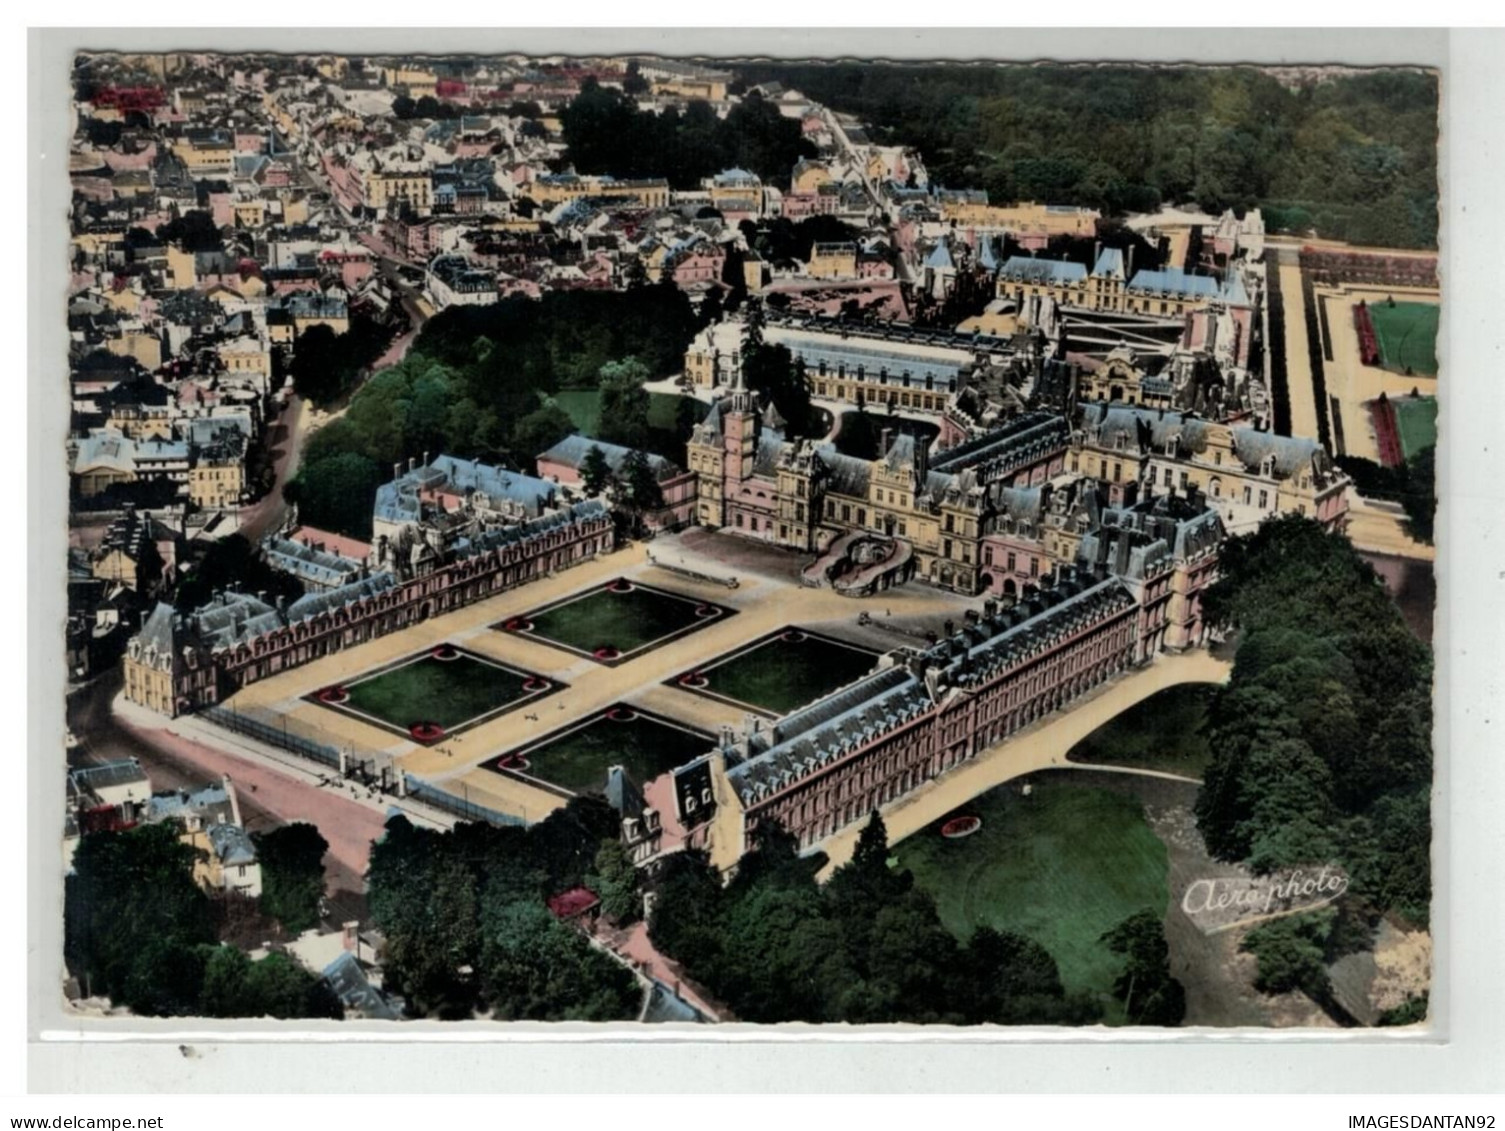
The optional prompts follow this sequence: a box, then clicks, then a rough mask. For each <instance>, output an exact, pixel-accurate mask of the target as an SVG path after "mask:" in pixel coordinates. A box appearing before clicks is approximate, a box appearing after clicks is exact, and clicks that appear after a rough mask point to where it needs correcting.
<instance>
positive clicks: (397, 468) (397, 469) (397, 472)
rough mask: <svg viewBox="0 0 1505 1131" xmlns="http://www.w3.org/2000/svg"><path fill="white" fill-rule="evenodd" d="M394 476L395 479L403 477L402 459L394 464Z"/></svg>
mask: <svg viewBox="0 0 1505 1131" xmlns="http://www.w3.org/2000/svg"><path fill="white" fill-rule="evenodd" d="M392 478H393V479H401V478H402V461H401V460H398V461H397V462H396V463H394V464H393V465H392Z"/></svg>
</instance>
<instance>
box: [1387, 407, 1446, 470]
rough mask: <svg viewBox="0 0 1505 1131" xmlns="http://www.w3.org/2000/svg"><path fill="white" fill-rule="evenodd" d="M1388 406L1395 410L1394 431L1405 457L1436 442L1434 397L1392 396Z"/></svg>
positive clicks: (1407, 457)
mask: <svg viewBox="0 0 1505 1131" xmlns="http://www.w3.org/2000/svg"><path fill="white" fill-rule="evenodd" d="M1390 407H1391V408H1393V409H1394V410H1395V426H1396V431H1398V432H1399V433H1400V445H1401V452H1402V454H1403V455H1404V456H1405V458H1406V459H1408V460H1409V459H1410V458H1411V457H1412V456H1414V455H1415V454H1416V453H1417V452H1419V451H1421V450H1422V449H1423V448H1430V447H1432V446H1433V445H1435V444H1436V443H1437V398H1436V397H1392V398H1391V399H1390Z"/></svg>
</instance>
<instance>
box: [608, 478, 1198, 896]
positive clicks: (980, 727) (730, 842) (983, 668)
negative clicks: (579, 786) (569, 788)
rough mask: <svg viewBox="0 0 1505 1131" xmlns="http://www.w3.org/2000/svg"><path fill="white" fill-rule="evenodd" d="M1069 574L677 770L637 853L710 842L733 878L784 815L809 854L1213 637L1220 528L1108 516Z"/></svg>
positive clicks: (1175, 515)
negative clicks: (1211, 599) (762, 832)
mask: <svg viewBox="0 0 1505 1131" xmlns="http://www.w3.org/2000/svg"><path fill="white" fill-rule="evenodd" d="M1103 517H1104V522H1103V525H1102V526H1101V528H1100V529H1099V530H1098V531H1097V532H1095V533H1093V534H1090V535H1089V536H1087V537H1086V538H1084V539H1083V541H1082V547H1081V551H1082V552H1081V556H1080V558H1079V560H1078V562H1077V563H1076V564H1074V565H1069V566H1061V567H1058V568H1057V569H1055V570H1054V571H1053V572H1052V574H1051V575H1050V576H1049V577H1047V578H1042V579H1041V583H1042V584H1041V586H1040V587H1038V588H1036V587H1033V586H1031V587H1029V588H1028V589H1027V590H1026V591H1025V592H1024V593H1023V594H1022V596H1021V599H1020V600H1019V601H1018V602H1016V603H1015V604H1013V605H1012V606H1004V605H1001V604H999V603H998V602H996V601H994V600H993V599H991V598H989V599H987V600H985V601H984V602H983V606H982V609H981V611H975V610H969V611H968V613H967V615H966V619H965V622H964V623H963V624H962V625H961V626H960V627H956V626H954V625H950V626H948V630H947V632H946V633H945V635H944V636H943V637H941V638H940V639H938V640H936V642H935V643H934V644H932V645H930V646H929V647H926V648H904V649H899V650H897V651H895V652H891V653H889V654H888V655H886V656H884V657H883V658H882V659H881V660H880V661H879V664H878V666H877V667H876V668H875V669H874V670H873V671H872V672H870V673H869V674H867V675H865V676H863V677H861V678H860V679H858V680H856V681H854V682H853V683H851V684H849V685H847V686H846V687H843V688H840V689H838V690H837V691H835V692H833V693H831V694H829V695H827V696H825V697H824V698H822V699H819V700H817V701H816V702H814V703H812V704H810V705H809V706H807V707H804V708H802V709H800V710H798V711H795V712H793V713H792V714H789V715H786V716H784V717H783V718H780V719H777V720H774V721H768V720H764V719H761V718H758V717H756V716H752V715H749V716H748V719H747V722H746V724H745V726H744V728H743V729H742V731H741V732H740V733H739V732H738V731H737V729H736V728H734V727H731V726H726V727H723V728H722V731H721V734H720V737H719V739H718V741H717V742H716V744H715V745H714V747H713V748H712V749H711V750H710V751H709V752H708V753H706V754H705V755H703V756H701V757H700V758H697V759H695V760H693V761H691V762H689V763H687V764H686V765H684V766H681V767H679V768H677V769H675V770H673V771H671V772H670V775H669V777H670V782H669V784H670V785H671V786H672V788H671V789H667V790H666V789H664V788H661V787H660V786H657V785H654V784H650V786H649V788H648V791H647V792H650V793H652V794H654V795H656V796H660V797H663V796H665V795H666V794H667V795H669V796H672V808H668V809H666V810H665V811H664V812H662V813H661V814H660V817H661V820H660V823H659V825H658V826H657V827H656V828H655V829H654V830H653V836H652V838H651V841H650V846H649V847H648V848H646V849H644V848H643V847H642V845H639V853H638V859H639V860H640V861H641V862H643V863H651V862H652V861H653V859H655V858H656V857H657V856H659V855H662V854H663V853H666V852H672V851H676V850H679V849H681V848H691V849H704V850H707V851H708V852H709V854H710V857H711V861H712V863H713V864H714V865H715V866H716V867H717V868H719V869H720V870H721V871H722V872H723V873H730V872H732V871H733V870H734V869H735V867H736V865H737V862H738V861H739V860H740V859H741V857H742V855H743V854H744V853H745V852H747V851H748V850H749V849H750V848H751V847H752V846H753V844H754V838H755V836H756V833H757V830H758V828H759V827H760V826H761V825H762V824H763V823H765V822H768V821H776V822H777V823H778V824H779V825H780V826H782V827H783V828H784V829H785V830H787V831H788V832H789V833H791V834H792V835H793V836H794V837H795V838H796V839H797V841H798V843H799V845H800V847H801V848H802V849H808V848H812V847H815V846H816V845H818V844H819V843H820V842H821V841H823V840H825V839H826V838H827V837H830V836H831V835H833V834H834V833H836V832H839V831H840V830H841V829H843V828H846V827H848V826H850V825H852V824H854V823H857V822H860V821H863V820H865V819H866V818H867V816H868V814H869V813H871V812H873V811H874V810H875V809H878V808H880V807H881V806H883V805H886V804H888V803H890V802H892V801H894V800H895V799H897V798H900V797H902V796H904V795H906V794H908V793H911V792H912V791H914V790H915V789H917V788H919V787H920V786H921V785H923V784H924V783H925V782H927V781H930V780H932V779H934V778H936V777H938V776H940V775H941V774H943V773H945V772H946V771H948V770H950V769H952V768H954V767H956V766H958V765H960V764H962V763H964V762H966V761H968V760H970V759H972V758H975V757H977V756H978V755H979V754H981V753H982V752H983V751H984V750H986V749H988V748H989V747H991V746H993V745H994V744H996V743H998V742H1000V741H1003V740H1004V739H1007V738H1008V737H1010V736H1011V735H1014V734H1017V733H1018V732H1019V731H1021V730H1023V729H1025V728H1027V727H1029V726H1030V725H1031V724H1033V723H1034V722H1036V721H1037V720H1039V719H1040V718H1042V717H1044V716H1045V715H1047V714H1049V713H1051V712H1052V711H1056V710H1059V709H1061V708H1063V707H1065V706H1067V705H1068V704H1070V703H1072V702H1073V701H1075V700H1077V699H1079V698H1081V697H1082V696H1084V695H1086V694H1088V693H1089V692H1091V691H1092V690H1093V689H1094V688H1096V687H1097V686H1099V685H1100V684H1102V683H1104V682H1106V681H1107V680H1109V679H1111V678H1113V677H1114V676H1115V675H1117V674H1119V673H1120V672H1123V671H1125V670H1127V669H1129V668H1131V667H1133V666H1136V665H1142V664H1145V663H1148V662H1150V661H1151V660H1152V659H1153V658H1154V656H1155V654H1156V653H1157V652H1159V651H1162V650H1165V649H1180V648H1186V647H1191V646H1196V645H1199V644H1202V643H1205V642H1206V639H1207V635H1208V631H1207V627H1206V625H1205V623H1204V622H1203V621H1202V619H1201V598H1202V594H1203V592H1204V591H1205V589H1206V587H1207V586H1208V585H1210V584H1211V582H1212V581H1213V580H1214V579H1215V576H1216V564H1217V548H1218V545H1219V543H1220V542H1221V540H1222V537H1223V531H1222V527H1221V524H1220V522H1219V519H1218V516H1217V514H1216V513H1215V512H1213V511H1210V510H1207V509H1205V508H1203V509H1199V508H1198V506H1197V505H1196V503H1195V502H1188V501H1187V500H1179V501H1172V502H1167V501H1165V500H1163V499H1162V500H1154V501H1150V502H1146V503H1144V504H1142V505H1139V506H1137V507H1131V508H1125V509H1121V510H1115V511H1110V512H1107V513H1105V515H1104V516H1103Z"/></svg>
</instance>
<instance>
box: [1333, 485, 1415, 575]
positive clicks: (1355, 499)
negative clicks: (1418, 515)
mask: <svg viewBox="0 0 1505 1131" xmlns="http://www.w3.org/2000/svg"><path fill="white" fill-rule="evenodd" d="M1348 508H1349V510H1348V530H1347V534H1348V540H1349V541H1350V542H1352V543H1353V544H1354V546H1355V547H1357V548H1358V549H1360V550H1367V551H1368V552H1370V553H1372V554H1390V555H1393V556H1395V557H1400V558H1415V559H1417V560H1418V561H1426V562H1432V561H1436V560H1437V547H1435V546H1428V545H1427V544H1426V543H1425V542H1418V541H1417V540H1416V539H1414V538H1412V537H1411V534H1410V532H1409V531H1408V530H1407V529H1406V513H1405V511H1403V510H1402V509H1401V508H1400V507H1399V506H1396V505H1393V504H1385V503H1377V502H1375V501H1373V500H1371V499H1365V498H1364V497H1363V496H1361V495H1360V494H1359V493H1358V492H1357V491H1352V490H1351V491H1349V493H1348Z"/></svg>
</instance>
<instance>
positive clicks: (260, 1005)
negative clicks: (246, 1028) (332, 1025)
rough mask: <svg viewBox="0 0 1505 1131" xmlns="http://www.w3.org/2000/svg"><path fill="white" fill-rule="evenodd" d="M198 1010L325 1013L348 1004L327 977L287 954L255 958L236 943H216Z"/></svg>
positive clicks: (334, 1013)
mask: <svg viewBox="0 0 1505 1131" xmlns="http://www.w3.org/2000/svg"><path fill="white" fill-rule="evenodd" d="M199 1012H200V1013H201V1014H202V1015H203V1016H205V1017H276V1018H282V1019H286V1018H303V1017H325V1018H333V1019H336V1020H338V1019H339V1018H341V1017H343V1016H344V1012H345V1011H344V1008H343V1007H342V1006H341V1005H340V1002H339V999H338V998H336V997H335V995H334V991H333V990H331V989H330V988H329V985H328V983H326V982H325V981H324V980H323V979H322V978H318V977H315V976H314V975H313V974H312V973H310V972H309V971H307V970H305V969H304V968H303V967H302V966H299V965H298V964H297V963H296V962H294V961H292V960H291V959H289V958H288V957H287V956H286V955H283V954H269V955H267V956H266V957H265V958H261V959H258V960H257V961H255V962H252V961H251V959H250V957H249V956H247V955H246V954H245V952H244V951H241V950H238V949H236V948H235V947H232V946H219V947H215V948H213V950H212V951H211V952H210V953H209V955H208V959H207V961H206V962H205V963H204V974H203V991H202V996H201V997H200V1000H199Z"/></svg>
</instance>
